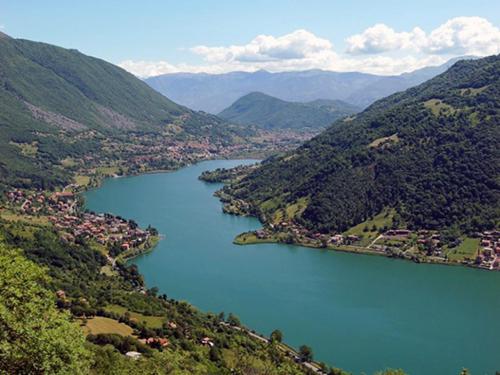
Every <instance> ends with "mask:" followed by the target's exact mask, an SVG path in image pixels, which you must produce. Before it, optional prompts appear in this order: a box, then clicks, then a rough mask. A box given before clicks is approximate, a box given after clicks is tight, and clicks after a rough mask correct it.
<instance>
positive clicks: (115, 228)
mask: <svg viewBox="0 0 500 375" xmlns="http://www.w3.org/2000/svg"><path fill="white" fill-rule="evenodd" d="M49 220H50V221H51V222H52V223H53V224H54V227H55V228H56V229H58V230H60V231H63V232H64V233H65V235H64V238H65V239H66V240H67V241H69V242H73V241H75V239H76V238H84V239H93V240H95V241H96V242H98V243H99V244H101V245H119V246H120V248H121V250H123V251H127V250H129V249H131V248H135V247H139V246H141V245H143V244H144V243H147V241H148V240H149V238H150V236H151V233H150V232H149V231H147V230H142V229H140V228H138V227H137V225H136V224H135V223H133V222H130V221H127V220H124V219H122V218H121V217H118V216H113V215H109V214H95V213H89V212H86V213H82V214H78V215H55V216H50V217H49Z"/></svg>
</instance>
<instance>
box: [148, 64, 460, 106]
mask: <svg viewBox="0 0 500 375" xmlns="http://www.w3.org/2000/svg"><path fill="white" fill-rule="evenodd" d="M453 62H454V60H450V62H448V63H445V64H443V65H440V66H434V67H427V68H423V69H419V70H416V71H414V72H412V73H405V74H401V75H398V76H378V75H373V74H365V73H357V72H348V73H339V72H331V71H322V70H308V71H302V72H280V73H270V72H267V71H264V70H259V71H257V72H254V73H246V72H231V73H225V74H206V73H195V74H192V73H173V74H164V75H160V76H156V77H150V78H147V79H146V83H148V84H149V85H150V86H151V87H152V88H154V89H155V90H157V91H159V92H160V93H162V94H164V95H166V96H167V97H169V98H171V99H172V100H174V101H175V102H177V103H181V104H183V105H185V106H187V107H189V108H192V109H196V110H203V111H205V112H209V113H214V114H215V113H219V112H220V111H222V110H224V109H225V108H227V107H228V106H230V105H231V104H232V103H234V102H235V101H236V100H238V98H241V97H242V96H244V95H247V94H249V93H252V92H262V93H264V94H267V95H271V96H274V97H276V98H279V99H282V100H286V101H292V102H309V101H312V100H316V99H331V100H342V101H345V102H347V103H349V104H353V105H355V106H358V107H363V108H364V107H367V106H368V105H370V104H371V103H373V102H374V101H376V100H378V99H381V98H383V97H386V96H388V95H390V94H393V93H395V92H398V91H403V90H406V89H408V88H410V87H412V86H415V85H418V84H420V83H423V82H425V81H427V80H428V79H430V78H432V77H435V76H436V75H438V74H441V73H443V72H444V71H445V70H446V69H447V68H448V67H449V66H450V65H451V64H452V63H453Z"/></svg>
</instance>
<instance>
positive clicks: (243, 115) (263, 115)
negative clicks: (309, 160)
mask: <svg viewBox="0 0 500 375" xmlns="http://www.w3.org/2000/svg"><path fill="white" fill-rule="evenodd" d="M358 111H359V109H358V108H357V107H355V106H353V105H351V104H348V103H345V102H343V101H341V100H315V101H312V102H309V103H296V102H287V101H284V100H281V99H278V98H274V97H272V96H269V95H266V94H263V93H260V92H253V93H250V94H248V95H245V96H243V97H242V98H240V99H238V100H237V101H236V102H234V103H233V104H232V105H231V106H230V107H228V108H226V109H225V110H223V111H222V112H221V113H219V115H218V116H219V117H221V118H223V119H226V120H228V121H232V122H235V123H237V124H243V125H248V124H252V125H257V126H259V127H261V128H264V129H294V130H304V129H309V130H310V129H318V128H326V127H327V126H329V125H330V124H331V123H332V122H334V121H335V120H337V119H339V118H342V117H346V116H349V115H352V114H353V113H356V112H358Z"/></svg>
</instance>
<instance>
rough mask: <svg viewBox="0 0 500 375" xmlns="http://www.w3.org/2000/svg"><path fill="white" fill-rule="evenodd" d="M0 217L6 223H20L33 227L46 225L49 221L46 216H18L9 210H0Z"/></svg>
mask: <svg viewBox="0 0 500 375" xmlns="http://www.w3.org/2000/svg"><path fill="white" fill-rule="evenodd" d="M0 217H1V218H2V219H4V220H7V221H12V222H14V221H20V222H23V223H26V224H33V225H48V224H49V219H48V218H47V217H46V216H30V215H19V214H17V213H15V212H12V211H9V210H0Z"/></svg>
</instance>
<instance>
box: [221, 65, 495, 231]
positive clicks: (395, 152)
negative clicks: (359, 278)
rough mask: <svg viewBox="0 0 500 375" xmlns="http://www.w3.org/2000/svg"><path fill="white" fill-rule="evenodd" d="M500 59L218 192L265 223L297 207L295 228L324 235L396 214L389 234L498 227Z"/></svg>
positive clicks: (420, 90) (349, 123)
mask: <svg viewBox="0 0 500 375" xmlns="http://www.w3.org/2000/svg"><path fill="white" fill-rule="evenodd" d="M499 81H500V57H499V56H491V57H487V58H483V59H480V60H474V61H472V60H469V61H459V62H457V63H456V64H455V65H454V66H453V67H451V68H450V69H449V70H448V71H447V72H445V73H443V74H441V75H439V76H437V77H436V78H433V79H431V80H430V81H428V82H426V83H424V84H421V85H420V86H417V87H415V88H412V89H409V90H407V91H404V92H402V93H397V94H394V95H392V96H389V97H388V98H386V99H382V100H380V101H378V102H376V103H374V104H373V105H371V106H370V107H369V108H368V109H366V110H365V111H364V112H362V113H360V114H358V115H357V116H355V117H354V118H348V119H345V120H339V121H337V122H336V123H334V124H333V125H332V126H331V127H330V128H329V129H327V130H326V131H325V132H323V133H322V134H320V135H318V136H317V137H315V138H314V139H312V140H311V141H309V142H306V143H305V144H304V145H303V146H301V147H300V148H298V149H297V150H296V151H292V152H290V153H287V154H286V155H283V156H280V157H271V158H269V159H268V160H265V161H264V162H263V163H262V166H261V167H260V168H258V169H256V170H254V171H253V172H251V173H250V174H249V175H248V176H247V177H245V178H243V179H242V180H240V181H238V182H236V183H233V184H232V185H230V186H228V187H226V188H225V189H224V193H225V194H226V195H230V196H232V197H233V198H234V199H239V200H243V201H246V202H247V203H249V204H250V206H251V207H252V208H251V209H250V213H252V214H255V215H258V216H260V217H261V219H263V220H264V221H266V220H269V219H270V218H271V217H272V216H273V214H274V213H275V212H276V210H278V209H283V208H286V207H292V206H294V205H296V203H297V202H298V201H299V200H300V201H301V202H307V207H305V208H304V209H303V210H298V211H296V215H295V217H294V220H295V221H296V222H297V223H299V224H302V225H304V226H306V227H308V228H310V229H315V230H318V231H321V232H329V231H345V230H346V229H348V228H350V227H352V226H354V225H356V224H358V223H361V222H363V221H365V220H367V219H368V218H370V217H373V216H374V215H376V214H378V213H380V212H381V211H382V210H383V209H384V208H387V207H391V208H394V209H395V212H396V216H395V220H394V225H396V226H400V227H408V228H410V229H415V228H427V229H444V228H455V229H458V230H461V231H463V232H472V231H477V230H484V229H489V228H493V227H495V226H496V225H498V218H499V217H500V212H499V210H500V205H499V202H498V199H499V192H500V189H499V188H500V186H499V172H500V171H499V169H500V159H499V157H500V150H499V148H498V144H500V126H499V124H500V82H499Z"/></svg>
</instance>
